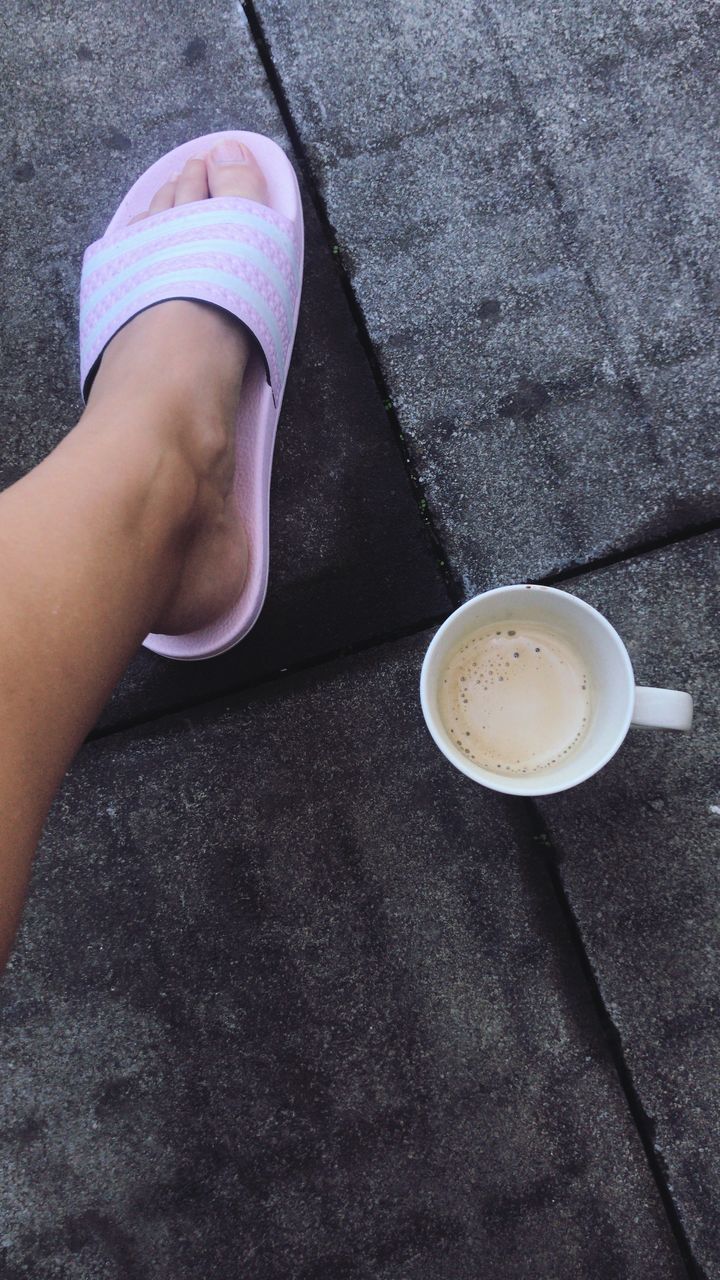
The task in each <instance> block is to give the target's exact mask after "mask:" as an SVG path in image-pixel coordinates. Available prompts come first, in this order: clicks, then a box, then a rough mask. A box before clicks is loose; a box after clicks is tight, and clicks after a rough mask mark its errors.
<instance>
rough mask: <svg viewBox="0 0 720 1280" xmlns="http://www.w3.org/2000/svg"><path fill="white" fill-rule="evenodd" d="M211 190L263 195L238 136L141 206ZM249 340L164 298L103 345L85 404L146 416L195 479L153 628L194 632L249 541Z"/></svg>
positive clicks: (225, 594) (208, 314)
mask: <svg viewBox="0 0 720 1280" xmlns="http://www.w3.org/2000/svg"><path fill="white" fill-rule="evenodd" d="M213 196H245V197H246V198H247V199H249V200H257V201H258V202H260V203H263V204H264V203H266V201H267V191H266V186H265V179H264V177H263V175H262V172H261V170H260V169H259V167H258V165H257V163H256V161H255V159H254V157H253V155H252V153H251V152H250V151H248V149H247V148H246V147H243V146H241V145H240V143H236V142H232V143H231V142H225V143H221V144H220V145H219V146H218V147H215V148H214V149H213V151H211V152H210V153H209V155H207V156H204V157H198V158H196V159H193V160H189V161H188V162H187V164H186V165H185V168H184V169H183V170H182V172H181V173H180V174H179V175H178V176H177V178H176V179H175V180H174V181H172V182H168V183H166V184H165V186H163V187H161V188H160V190H159V191H158V192H156V194H155V196H154V197H153V199H152V202H151V204H150V208H149V209H148V210H147V213H145V214H141V215H140V218H136V219H135V221H139V220H140V219H141V218H148V217H152V216H153V214H155V213H160V212H162V211H164V210H166V209H171V208H173V207H174V206H175V205H180V204H188V203H190V202H192V201H195V200H205V199H209V198H212V197H213ZM252 342H253V339H252V337H251V336H250V335H249V334H248V332H247V330H246V329H244V328H243V326H242V325H241V324H239V323H238V321H237V320H235V319H234V318H233V317H231V316H229V315H228V314H226V313H225V312H223V311H221V310H219V309H218V308H216V307H212V306H209V305H206V304H205V303H202V302H190V301H184V300H177V301H172V302H163V303H160V304H159V305H157V306H154V307H150V308H149V309H148V310H147V311H143V312H141V314H140V315H138V316H135V318H134V319H133V320H131V321H130V323H129V324H127V325H125V327H124V328H123V329H121V330H120V332H119V333H117V334H116V335H115V337H114V338H113V339H112V341H111V342H110V343H109V345H108V347H107V348H106V350H105V352H104V354H103V358H102V362H101V364H100V368H99V369H98V372H97V374H96V376H95V380H94V382H93V386H92V391H91V393H90V401H89V404H90V405H91V406H92V408H93V409H95V408H104V409H105V410H106V411H109V412H112V411H113V409H115V410H116V409H117V405H118V403H119V398H120V399H121V401H122V405H123V411H124V413H125V415H126V416H127V414H128V413H137V415H138V416H139V417H141V418H142V419H143V420H144V419H145V418H148V419H149V420H150V422H151V424H152V426H151V428H150V429H157V430H159V431H161V432H164V433H166V437H167V440H168V444H169V446H171V447H176V448H179V449H180V450H181V452H182V453H183V455H184V457H185V459H186V460H187V462H188V464H189V466H190V468H191V472H192V474H193V476H194V477H195V480H196V482H197V495H196V499H195V502H194V505H193V516H192V519H191V521H190V522H189V528H188V532H187V541H186V546H185V550H184V557H183V563H182V569H181V571H180V576H179V580H178V582H177V583H176V584H175V586H174V588H173V590H172V595H171V599H170V600H169V603H161V604H159V612H158V617H157V618H156V619H155V621H154V622H153V626H152V629H153V630H154V631H156V632H160V633H162V634H165V635H179V634H182V633H183V632H186V631H194V630H196V629H198V628H200V627H202V626H205V625H207V624H208V623H210V622H212V621H214V619H216V618H218V617H220V616H221V615H222V614H223V613H224V612H225V610H226V609H228V608H229V607H230V605H231V604H232V602H233V600H235V599H237V597H238V595H239V593H240V591H241V589H242V584H243V582H244V581H245V577H246V575H247V564H248V547H247V538H246V535H245V530H244V528H243V525H242V522H241V520H240V518H239V516H238V513H237V510H236V507H235V502H234V498H233V493H232V483H233V475H234V470H235V436H234V428H235V419H236V416H237V408H238V404H239V400H240V396H241V394H242V382H243V376H244V373H245V366H246V364H247V359H248V355H249V352H250V349H251V344H252Z"/></svg>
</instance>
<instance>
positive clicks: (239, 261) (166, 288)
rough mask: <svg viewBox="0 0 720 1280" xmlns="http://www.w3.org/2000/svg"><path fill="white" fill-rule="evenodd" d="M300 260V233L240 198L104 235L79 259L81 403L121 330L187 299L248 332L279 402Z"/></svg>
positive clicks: (187, 207) (186, 207) (182, 208)
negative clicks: (159, 307)
mask: <svg viewBox="0 0 720 1280" xmlns="http://www.w3.org/2000/svg"><path fill="white" fill-rule="evenodd" d="M301 255H302V247H301V245H300V243H299V238H298V232H297V228H296V227H295V225H294V224H293V223H292V222H291V221H290V220H289V219H288V218H286V217H284V215H283V214H281V213H278V212H277V211H276V210H275V209H270V208H268V207H267V205H262V204H258V203H257V202H256V201H254V200H245V199H244V198H242V197H240V196H221V197H217V198H215V197H214V198H213V199H211V200H199V201H195V202H193V203H192V204H183V205H178V207H177V208H174V209H168V210H166V211H165V212H164V213H158V214H153V215H152V216H151V217H149V218H148V219H143V220H142V221H140V222H136V223H134V224H133V225H132V226H129V227H123V228H121V229H120V230H118V231H112V232H109V233H107V234H106V235H104V236H103V237H102V239H100V240H97V241H96V242H95V243H94V244H92V245H90V247H89V248H88V249H87V250H86V252H85V257H84V259H83V270H82V280H81V285H80V380H81V388H82V393H83V397H84V398H87V393H88V392H89V389H90V381H91V379H92V376H94V373H95V370H96V366H97V363H98V361H99V359H100V357H101V355H102V353H103V351H104V349H105V347H106V346H107V344H108V342H109V341H110V339H111V338H112V337H113V336H114V335H115V334H116V333H117V331H118V329H121V328H122V326H123V325H124V324H127V322H128V321H129V320H132V318H133V316H135V315H137V314H138V312H140V311H144V310H145V309H146V308H147V307H151V306H153V305H154V304H155V303H157V302H167V301H169V300H170V299H172V298H192V299H195V300H197V301H201V302H210V303H214V304H215V305H216V306H218V307H222V309H223V310H224V311H229V312H230V314H231V315H233V316H235V317H236V318H237V319H238V320H241V321H242V323H243V324H245V325H247V327H248V329H250V331H251V333H253V334H254V336H255V338H256V339H257V341H258V343H259V344H260V348H261V350H262V353H263V355H264V357H265V363H266V366H267V373H268V381H269V383H270V387H271V389H272V395H273V400H274V402H275V404H276V405H277V404H278V403H279V401H280V398H281V396H282V390H283V385H284V382H285V377H286V374H287V369H288V364H289V355H290V350H291V348H292V342H293V336H294V331H295V317H296V312H297V305H298V295H299V292H300V284H301Z"/></svg>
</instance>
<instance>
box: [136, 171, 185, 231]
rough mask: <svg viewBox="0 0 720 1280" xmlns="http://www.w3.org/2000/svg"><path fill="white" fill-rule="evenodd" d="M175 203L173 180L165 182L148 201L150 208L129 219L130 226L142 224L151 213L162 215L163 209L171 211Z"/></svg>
mask: <svg viewBox="0 0 720 1280" xmlns="http://www.w3.org/2000/svg"><path fill="white" fill-rule="evenodd" d="M174 203H175V179H174V178H172V179H171V180H170V182H166V183H164V184H163V186H162V187H159V188H158V190H157V191H156V192H155V195H154V196H153V198H152V200H151V201H150V208H149V209H146V210H145V212H144V213H136V214H135V217H134V218H131V219H130V223H129V225H130V226H133V224H134V223H135V222H142V221H143V219H144V218H149V217H150V216H151V215H152V214H153V213H163V212H164V211H165V209H172V207H173V205H174Z"/></svg>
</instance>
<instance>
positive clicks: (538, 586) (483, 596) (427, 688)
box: [420, 582, 635, 799]
mask: <svg viewBox="0 0 720 1280" xmlns="http://www.w3.org/2000/svg"><path fill="white" fill-rule="evenodd" d="M526 590H532V591H543V592H550V593H551V594H552V595H554V596H561V597H562V599H563V600H564V601H568V600H569V601H571V607H577V608H578V609H580V610H581V611H584V612H585V613H586V614H588V615H590V616H592V617H593V618H594V620H595V623H596V624H600V625H601V627H602V629H603V630H604V631H605V633H606V635H607V636H608V638H609V639H610V640H611V641H612V642H613V643H614V645H615V647H616V649H617V651H618V653H619V655H620V658H621V661H622V663H623V666H624V668H625V671H626V675H627V677H628V696H627V706H626V709H625V715H624V716H623V722H622V727H621V729H620V730H619V731H618V733H617V734H616V736H615V739H614V740H613V742H612V743H611V745H610V747H608V748H607V749H606V750H605V752H604V753H603V755H602V756H601V757H600V758H599V759H598V760H596V761H594V762H593V763H592V764H591V765H590V766H589V767H587V768H585V769H583V770H581V771H580V772H579V773H578V775H577V777H574V778H573V779H572V781H571V782H562V783H556V784H554V785H552V783H550V779H551V777H552V774H546V775H544V776H545V777H546V778H547V780H548V783H550V785H546V786H542V785H539V786H538V787H537V789H535V788H532V787H530V788H529V787H528V782H527V781H525V782H521V780H520V779H518V783H519V784H520V786H519V788H518V789H516V787H515V786H514V785H513V784H512V782H511V780H510V779H509V778H507V779H505V778H503V777H501V776H500V775H499V774H497V775H496V774H493V773H491V771H490V770H489V769H483V768H482V767H481V766H479V765H476V764H473V763H471V762H470V761H467V760H466V759H465V757H464V756H463V755H462V754H461V752H459V751H457V750H456V748H455V747H454V746H453V745H452V743H450V742H449V741H445V738H446V737H447V734H446V733H445V732H443V733H441V732H440V730H439V728H438V727H437V724H436V722H438V721H439V716H436V715H434V714H433V712H432V711H431V709H430V696H431V684H430V676H429V668H430V664H431V661H432V658H433V655H434V654H435V653H437V650H438V649H439V647H440V644H441V642H442V640H443V638H444V637H445V636H447V634H448V632H450V631H451V630H453V628H454V627H455V626H456V625H457V623H458V620H459V619H460V617H461V616H462V615H463V614H466V613H468V612H470V611H471V610H472V609H473V607H475V606H477V603H478V601H480V600H483V601H484V600H488V599H490V598H491V597H493V596H502V595H508V594H510V593H512V592H517V591H526ZM634 693H635V673H634V671H633V666H632V662H631V660H630V654H629V653H628V651H627V648H626V646H625V643H624V641H623V639H622V637H621V636H620V635H619V633H618V632H617V631H616V630H615V627H614V626H613V625H612V623H611V622H609V621H608V619H607V618H606V617H605V615H604V614H602V613H601V612H600V610H599V609H596V608H595V607H594V605H591V604H588V602H587V601H586V600H582V599H581V598H580V597H579V596H575V595H573V594H572V593H571V592H570V591H562V590H560V589H559V588H557V587H546V586H544V585H543V584H542V583H532V582H515V583H510V584H509V585H508V586H504V587H491V588H490V590H489V591H480V592H478V594H477V595H475V596H471V597H470V599H469V600H466V601H464V603H463V604H461V605H458V607H457V609H453V611H452V613H450V614H448V616H447V618H446V619H445V621H444V622H441V624H440V626H439V627H438V629H437V631H436V632H435V635H434V636H433V638H432V640H431V641H430V644H429V645H428V647H427V649H426V651H425V656H424V658H423V663H422V668H421V671H420V705H421V707H422V713H423V716H424V719H425V724H426V725H427V728H428V731H429V733H430V736H431V737H432V739H433V741H434V743H435V745H436V747H438V748H439V749H440V751H442V753H443V755H444V756H445V758H446V760H448V761H449V762H450V764H452V765H453V766H454V767H455V768H456V769H458V770H459V771H460V773H464V774H465V776H466V777H468V778H470V779H471V780H472V781H473V782H477V783H479V784H480V785H481V786H484V787H488V788H489V789H490V790H491V791H498V792H500V793H501V794H502V795H509V796H518V797H519V798H526V799H532V798H533V797H534V796H549V795H555V794H557V793H558V792H561V791H569V790H570V789H571V788H572V787H576V786H579V784H580V783H582V782H587V780H588V778H592V777H593V775H594V774H596V773H599V771H600V770H601V769H603V768H604V767H605V765H606V764H608V762H609V761H610V760H612V758H613V756H614V755H615V754H616V753H617V752H618V751H619V749H620V747H621V746H622V744H623V742H624V741H625V738H626V737H627V734H628V730H629V728H630V724H631V722H632V713H633V706H634ZM480 775H482V776H480ZM538 782H539V783H540V784H541V779H538ZM508 784H510V785H508Z"/></svg>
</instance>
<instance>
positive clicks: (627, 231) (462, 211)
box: [255, 0, 720, 594]
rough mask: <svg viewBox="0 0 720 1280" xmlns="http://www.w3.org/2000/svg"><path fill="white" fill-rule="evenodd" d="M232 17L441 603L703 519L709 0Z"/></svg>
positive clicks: (708, 513)
mask: <svg viewBox="0 0 720 1280" xmlns="http://www.w3.org/2000/svg"><path fill="white" fill-rule="evenodd" d="M255 7H256V9H257V11H258V13H259V15H260V17H261V20H262V23H263V27H264V30H265V33H266V36H267V39H268V41H269V46H270V51H271V54H272V58H273V61H274V63H275V66H276V68H277V71H278V75H279V77H280V80H281V83H282V85H283V89H284V91H285V93H286V95H287V98H288V101H289V104H290V108H291V110H292V112H293V116H294V119H295V121H296V124H297V127H298V130H299V134H300V137H301V140H302V144H303V147H304V148H305V150H306V152H307V154H308V156H309V158H310V162H311V164H312V166H313V170H314V172H315V173H316V176H317V180H318V182H319V185H320V188H321V190H322V194H323V197H324V199H325V202H326V205H327V210H328V216H329V218H330V221H331V223H332V224H333V226H334V227H335V229H336V235H337V239H338V242H339V244H340V247H341V250H342V252H343V255H344V261H345V263H346V264H347V267H348V270H349V272H350V274H351V277H352V281H353V285H354V287H355V289H356V291H357V295H358V298H359V300H360V303H361V305H362V307H363V310H364V313H365V316H366V319H367V324H368V328H369V331H370V335H371V337H372V340H373V343H374V344H375V346H376V348H377V351H378V353H379V356H380V359H381V362H382V365H383V368H384V370H385V374H386V377H387V381H388V385H389V388H390V391H391V394H392V396H393V398H394V400H395V403H396V406H397V411H398V414H399V417H400V422H401V425H402V427H403V429H404V431H405V432H406V435H407V437H408V439H409V440H410V442H411V448H412V450H413V453H414V457H415V460H416V463H417V466H418V470H419V473H420V477H421V480H422V481H423V483H424V485H425V488H426V492H427V496H428V499H429V501H430V508H431V511H432V514H433V516H434V518H435V520H436V522H437V527H438V529H439V531H440V535H441V539H442V541H443V543H444V546H445V549H446V551H447V553H448V555H449V558H450V561H451V563H452V566H453V569H454V571H455V574H456V577H457V579H458V581H459V582H460V583H461V585H462V589H463V590H464V592H465V593H467V594H470V593H472V591H474V590H477V589H481V588H483V587H487V586H489V585H495V584H497V583H500V582H503V581H508V580H510V581H512V580H520V581H522V580H524V579H526V578H535V577H540V576H543V575H546V574H549V573H552V572H555V571H557V570H559V569H562V568H563V567H566V566H567V565H569V564H573V563H574V562H576V561H577V562H584V561H586V560H588V559H591V558H595V557H598V556H602V555H605V554H608V553H609V552H611V551H613V550H617V549H622V548H627V547H629V546H632V545H634V544H637V543H638V542H642V541H645V540H648V539H652V538H654V537H657V536H658V534H659V533H661V532H668V531H672V530H679V529H682V528H684V527H686V526H687V525H688V524H698V523H702V522H703V521H706V520H708V519H711V518H713V519H714V518H716V517H717V516H718V514H719V513H720V500H719V496H718V493H719V485H718V468H717V462H716V458H715V448H714V440H715V438H716V433H717V427H718V421H719V415H718V406H719V402H720V381H719V377H720V375H718V363H719V362H718V358H717V354H718V353H717V350H716V347H715V346H714V341H715V335H716V328H715V320H716V316H717V302H718V278H717V274H716V264H717V248H716V238H715V234H714V229H713V203H714V201H715V200H716V192H717V180H718V160H717V147H716V145H715V138H716V137H717V126H718V95H717V91H716V84H717V76H718V52H717V51H718V38H717V35H718V32H717V22H718V18H717V13H718V11H717V8H716V6H714V5H710V4H707V3H702V0H687V2H685V3H683V4H681V5H675V4H671V3H669V2H664V3H662V4H659V5H653V6H647V5H640V4H638V5H633V4H630V5H625V6H622V7H621V8H618V6H617V5H614V4H611V3H609V0H608V2H601V0H585V2H584V3H581V4H579V5H575V4H560V5H555V6H551V7H548V6H547V5H541V4H537V3H530V2H526V3H521V4H502V3H486V4H481V5H475V6H473V7H472V10H470V9H468V6H467V5H466V4H464V3H463V2H462V0H450V3H448V4H446V5H443V8H442V16H441V17H440V16H439V14H438V9H437V6H436V5H434V4H433V3H430V2H429V0H425V2H424V3H420V4H418V3H415V2H413V3H412V4H411V3H406V4H400V5H392V6H390V5H380V6H378V5H376V4H373V3H370V0H360V3H358V4H355V5H353V6H352V11H351V12H348V10H347V7H344V8H331V10H330V11H328V7H327V6H326V5H323V4H321V3H319V2H318V0H303V3H301V4H299V5H298V4H287V3H285V0H258V3H257V4H256V6H255ZM658 374H660V376H658ZM598 493H602V501H601V502H598V500H597V498H598Z"/></svg>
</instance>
